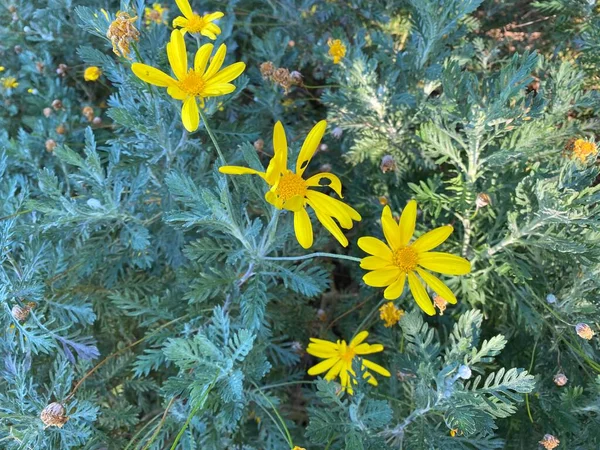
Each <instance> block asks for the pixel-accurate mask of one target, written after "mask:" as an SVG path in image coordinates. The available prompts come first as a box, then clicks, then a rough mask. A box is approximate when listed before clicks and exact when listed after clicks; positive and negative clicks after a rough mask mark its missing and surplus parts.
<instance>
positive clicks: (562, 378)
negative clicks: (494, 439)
mask: <svg viewBox="0 0 600 450" xmlns="http://www.w3.org/2000/svg"><path fill="white" fill-rule="evenodd" d="M567 381H569V379H568V378H567V376H566V375H565V374H564V373H557V374H556V375H554V384H555V385H557V386H564V385H565V384H567Z"/></svg>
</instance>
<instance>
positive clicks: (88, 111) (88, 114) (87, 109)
mask: <svg viewBox="0 0 600 450" xmlns="http://www.w3.org/2000/svg"><path fill="white" fill-rule="evenodd" d="M81 114H82V115H83V116H84V117H85V118H86V119H87V120H88V122H91V121H92V119H93V118H94V108H92V107H91V106H84V107H83V108H82V109H81Z"/></svg>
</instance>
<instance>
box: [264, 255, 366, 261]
mask: <svg viewBox="0 0 600 450" xmlns="http://www.w3.org/2000/svg"><path fill="white" fill-rule="evenodd" d="M319 257H323V258H335V259H345V260H347V261H354V262H358V263H359V262H360V261H361V259H360V258H355V257H354V256H348V255H336V254H335V253H325V252H315V253H309V254H308V255H300V256H265V257H263V259H265V260H268V261H301V260H304V259H311V258H319Z"/></svg>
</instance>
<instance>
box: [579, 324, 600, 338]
mask: <svg viewBox="0 0 600 450" xmlns="http://www.w3.org/2000/svg"><path fill="white" fill-rule="evenodd" d="M575 331H576V332H577V335H578V336H579V337H580V338H582V339H585V340H587V341H589V340H591V339H592V338H593V337H594V335H595V334H596V333H594V330H592V328H591V327H590V326H589V325H588V324H587V323H578V324H577V325H575Z"/></svg>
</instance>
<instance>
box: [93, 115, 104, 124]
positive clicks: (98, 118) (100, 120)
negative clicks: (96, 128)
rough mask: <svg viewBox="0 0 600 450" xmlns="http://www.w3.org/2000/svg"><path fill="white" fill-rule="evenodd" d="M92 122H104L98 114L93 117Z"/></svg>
mask: <svg viewBox="0 0 600 450" xmlns="http://www.w3.org/2000/svg"><path fill="white" fill-rule="evenodd" d="M92 123H93V124H94V125H100V124H101V123H102V117H98V116H96V117H94V118H93V119H92Z"/></svg>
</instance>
